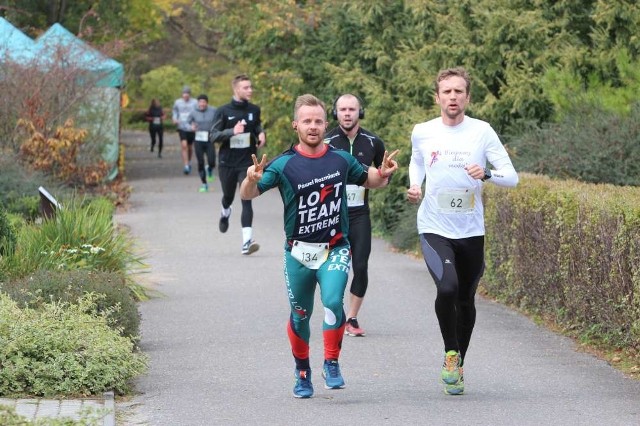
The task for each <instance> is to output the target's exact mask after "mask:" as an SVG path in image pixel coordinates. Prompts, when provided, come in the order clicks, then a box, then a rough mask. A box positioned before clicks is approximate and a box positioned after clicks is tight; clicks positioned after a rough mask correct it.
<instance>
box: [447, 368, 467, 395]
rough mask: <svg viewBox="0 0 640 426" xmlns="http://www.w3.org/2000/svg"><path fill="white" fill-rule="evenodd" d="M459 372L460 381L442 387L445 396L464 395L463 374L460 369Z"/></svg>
mask: <svg viewBox="0 0 640 426" xmlns="http://www.w3.org/2000/svg"><path fill="white" fill-rule="evenodd" d="M459 371H460V379H459V380H458V381H457V382H456V383H454V384H452V385H449V384H446V383H445V385H444V393H446V394H447V395H462V394H463V393H464V372H463V369H462V367H460V369H459Z"/></svg>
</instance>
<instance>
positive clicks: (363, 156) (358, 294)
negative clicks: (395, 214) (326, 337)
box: [325, 94, 385, 336]
mask: <svg viewBox="0 0 640 426" xmlns="http://www.w3.org/2000/svg"><path fill="white" fill-rule="evenodd" d="M332 113H333V118H334V119H335V120H337V121H338V124H339V125H338V126H337V127H335V128H334V129H332V130H331V131H329V132H328V133H327V135H326V136H325V142H326V143H329V144H331V145H332V146H334V147H336V148H340V149H343V150H345V151H347V152H349V153H351V155H353V156H354V157H356V159H357V160H358V161H359V162H361V163H362V164H364V165H366V166H373V167H379V166H380V165H381V164H382V158H383V157H384V150H385V147H384V142H382V139H380V138H379V137H378V136H376V135H374V134H373V133H371V132H369V131H367V130H365V129H363V128H362V127H360V119H362V118H364V108H363V107H362V104H361V102H360V100H359V99H358V97H357V96H355V95H351V94H344V95H342V96H339V97H338V98H337V99H336V101H335V102H334V104H333V112H332ZM347 197H348V198H347V203H348V206H349V240H350V241H351V252H352V258H351V263H352V267H353V280H352V281H351V288H350V293H351V297H350V299H349V313H348V314H347V325H346V327H345V334H348V335H350V336H364V335H365V331H364V330H363V329H362V328H360V324H359V323H358V312H359V311H360V307H361V306H362V302H363V300H364V295H365V293H366V291H367V286H368V284H369V274H368V268H369V255H370V254H371V217H370V216H369V190H367V189H365V188H364V187H362V186H358V185H348V186H347Z"/></svg>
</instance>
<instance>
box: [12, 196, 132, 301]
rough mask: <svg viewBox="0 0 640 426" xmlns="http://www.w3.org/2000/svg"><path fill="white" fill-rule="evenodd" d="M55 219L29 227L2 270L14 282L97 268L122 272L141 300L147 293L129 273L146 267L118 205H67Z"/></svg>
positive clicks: (97, 201) (76, 202)
mask: <svg viewBox="0 0 640 426" xmlns="http://www.w3.org/2000/svg"><path fill="white" fill-rule="evenodd" d="M62 205H63V208H61V209H59V210H57V212H56V214H55V216H54V217H52V218H50V219H45V220H44V221H43V222H42V223H41V224H35V223H34V224H28V225H26V226H24V227H23V228H22V230H21V232H20V233H19V235H18V236H17V241H16V249H15V252H14V253H13V255H11V256H7V257H5V258H3V259H2V261H1V263H2V264H1V265H0V269H2V270H4V271H5V273H6V275H7V276H9V277H10V278H19V277H25V276H27V275H29V274H32V273H33V272H35V271H37V270H51V271H53V270H78V269H81V270H91V271H109V272H116V273H120V274H121V275H122V276H123V277H127V280H128V284H129V285H130V287H131V290H132V291H133V292H134V294H135V296H136V297H137V298H138V299H143V298H144V292H143V290H142V289H141V288H140V287H139V286H138V285H136V284H135V283H134V282H133V280H132V279H131V278H129V273H131V272H136V269H137V268H140V267H142V266H143V264H142V258H141V257H140V256H139V255H138V254H136V253H135V250H134V246H133V240H132V239H131V238H130V237H129V236H128V235H127V234H126V233H124V232H122V229H119V228H117V227H116V225H115V224H114V222H113V210H114V207H113V204H111V202H109V201H108V200H106V199H104V198H96V199H92V200H91V201H88V202H83V201H82V200H78V199H72V200H70V201H67V202H63V203H62Z"/></svg>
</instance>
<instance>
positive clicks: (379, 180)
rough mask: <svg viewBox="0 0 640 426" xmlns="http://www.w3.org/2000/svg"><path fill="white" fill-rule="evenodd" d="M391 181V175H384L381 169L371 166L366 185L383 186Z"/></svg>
mask: <svg viewBox="0 0 640 426" xmlns="http://www.w3.org/2000/svg"><path fill="white" fill-rule="evenodd" d="M387 183H389V176H382V175H381V174H380V169H376V168H375V167H371V166H370V167H369V170H368V175H367V181H366V182H365V184H364V186H365V187H367V188H382V187H383V186H386V185H387Z"/></svg>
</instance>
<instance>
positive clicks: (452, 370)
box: [440, 351, 461, 385]
mask: <svg viewBox="0 0 640 426" xmlns="http://www.w3.org/2000/svg"><path fill="white" fill-rule="evenodd" d="M460 362H461V360H460V352H458V351H448V352H447V353H446V354H445V355H444V363H443V364H442V372H441V373H440V380H442V383H444V384H445V385H453V384H455V383H458V381H459V380H460Z"/></svg>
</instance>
